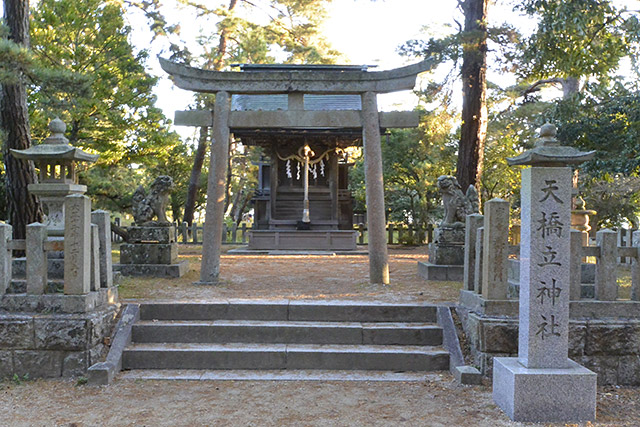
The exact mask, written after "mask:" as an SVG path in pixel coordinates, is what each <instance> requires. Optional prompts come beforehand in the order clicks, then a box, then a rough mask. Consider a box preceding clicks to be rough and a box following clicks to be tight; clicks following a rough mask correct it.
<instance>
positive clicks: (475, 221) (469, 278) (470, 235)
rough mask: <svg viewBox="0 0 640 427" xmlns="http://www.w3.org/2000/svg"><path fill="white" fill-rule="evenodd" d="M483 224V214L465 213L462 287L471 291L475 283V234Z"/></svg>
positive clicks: (474, 287)
mask: <svg viewBox="0 0 640 427" xmlns="http://www.w3.org/2000/svg"><path fill="white" fill-rule="evenodd" d="M483 224H484V216H483V215H480V214H471V215H467V218H466V222H465V228H464V233H465V237H464V289H465V290H468V291H473V290H474V289H476V287H477V285H476V284H475V282H474V275H475V272H476V235H477V234H478V228H480V227H482V225H483Z"/></svg>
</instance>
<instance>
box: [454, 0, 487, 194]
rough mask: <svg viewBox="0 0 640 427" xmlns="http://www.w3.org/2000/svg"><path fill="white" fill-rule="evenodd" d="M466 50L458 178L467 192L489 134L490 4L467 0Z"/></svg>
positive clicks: (479, 169) (483, 0)
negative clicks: (488, 55) (488, 7)
mask: <svg viewBox="0 0 640 427" xmlns="http://www.w3.org/2000/svg"><path fill="white" fill-rule="evenodd" d="M460 4H461V6H462V10H463V12H464V17H465V23H464V33H463V35H464V37H463V43H464V51H463V56H462V126H461V129H460V130H461V134H460V145H459V149H458V163H457V168H456V178H457V179H458V183H460V186H461V187H462V191H466V189H467V187H468V186H469V185H471V184H473V185H475V184H476V182H477V181H478V180H479V179H480V175H481V174H482V163H483V155H484V143H485V139H486V136H487V4H488V0H464V1H463V2H461V3H460Z"/></svg>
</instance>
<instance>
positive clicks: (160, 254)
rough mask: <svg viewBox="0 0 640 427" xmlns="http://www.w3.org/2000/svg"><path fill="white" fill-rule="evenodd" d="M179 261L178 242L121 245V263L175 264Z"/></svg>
mask: <svg viewBox="0 0 640 427" xmlns="http://www.w3.org/2000/svg"><path fill="white" fill-rule="evenodd" d="M177 261H178V244H177V243H123V244H122V245H120V263H121V264H175V263H176V262H177Z"/></svg>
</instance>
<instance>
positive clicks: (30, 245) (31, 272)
mask: <svg viewBox="0 0 640 427" xmlns="http://www.w3.org/2000/svg"><path fill="white" fill-rule="evenodd" d="M46 240H47V226H46V225H44V224H40V223H39V222H34V223H33V224H29V225H27V238H26V246H27V250H26V253H27V294H30V295H41V294H44V291H45V288H46V286H47V268H48V265H47V253H46V252H45V250H44V242H45V241H46Z"/></svg>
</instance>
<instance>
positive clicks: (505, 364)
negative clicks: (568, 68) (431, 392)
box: [493, 125, 596, 422]
mask: <svg viewBox="0 0 640 427" xmlns="http://www.w3.org/2000/svg"><path fill="white" fill-rule="evenodd" d="M555 136H556V129H555V127H554V126H552V125H544V126H543V127H542V128H541V130H540V139H539V141H538V143H537V144H536V146H535V147H534V148H533V149H531V150H529V151H527V152H525V153H523V154H521V155H520V156H518V157H516V158H510V159H507V161H508V162H509V164H510V165H530V166H531V167H530V168H527V169H523V170H522V190H521V192H520V194H521V203H522V204H521V206H522V213H521V224H522V225H521V227H522V232H521V237H522V239H521V243H520V301H519V306H520V310H519V320H520V324H519V331H518V357H517V358H515V357H496V358H494V359H493V399H494V401H495V402H496V403H497V404H498V406H499V407H500V408H502V410H503V411H505V412H506V413H507V415H509V417H510V418H511V419H512V420H514V421H528V422H530V421H533V422H542V421H546V422H559V421H565V422H567V421H572V422H575V421H590V420H593V419H595V413H596V374H595V373H594V372H591V371H590V370H588V369H586V368H585V367H583V366H580V365H579V364H578V363H576V362H574V361H572V360H570V359H569V357H568V356H569V293H570V265H569V253H570V250H571V244H570V243H571V237H570V226H571V176H572V172H571V169H570V168H569V167H567V165H568V164H571V163H573V164H577V163H581V162H584V161H585V160H588V159H590V158H591V157H593V154H594V153H593V152H591V153H582V152H579V151H578V150H576V149H574V148H571V147H563V146H560V145H559V143H558V141H557V140H556V138H555Z"/></svg>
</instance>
